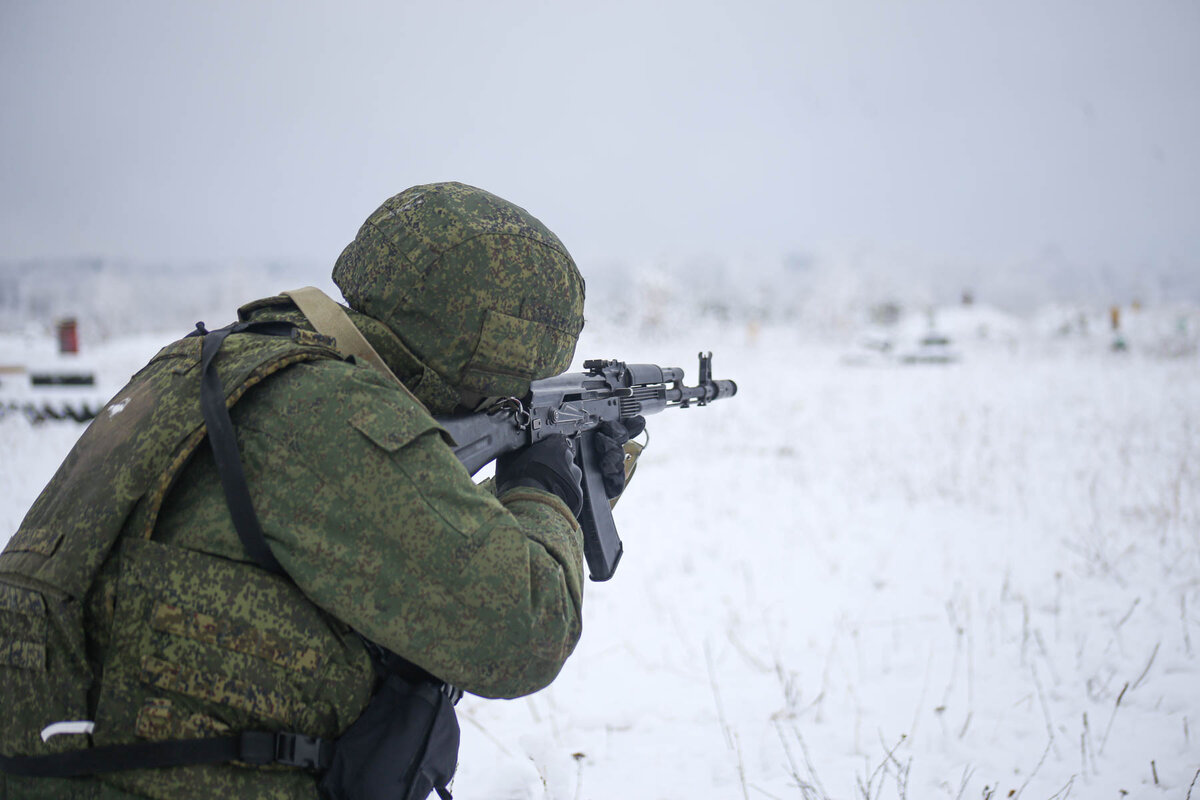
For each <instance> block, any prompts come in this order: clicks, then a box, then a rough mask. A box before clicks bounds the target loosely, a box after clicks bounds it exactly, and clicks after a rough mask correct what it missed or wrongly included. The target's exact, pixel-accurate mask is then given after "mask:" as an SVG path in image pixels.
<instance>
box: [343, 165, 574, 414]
mask: <svg viewBox="0 0 1200 800" xmlns="http://www.w3.org/2000/svg"><path fill="white" fill-rule="evenodd" d="M333 280H334V282H335V283H336V284H337V285H338V287H339V288H340V289H341V290H342V294H343V295H344V296H345V298H346V301H347V302H348V303H349V304H350V306H351V307H352V308H354V309H356V310H358V311H360V312H363V313H364V314H367V315H369V316H371V317H374V318H376V319H378V320H380V321H382V322H383V323H384V324H386V325H387V326H388V327H389V328H390V329H391V330H392V331H393V332H395V333H396V334H397V335H398V336H399V337H400V339H401V340H403V343H404V345H405V346H406V347H407V348H408V349H409V350H410V351H411V352H412V354H413V355H415V357H416V358H417V359H418V360H419V361H421V362H422V363H423V364H425V365H427V366H428V367H429V368H430V370H431V372H432V374H431V375H428V376H426V377H425V381H426V382H435V381H440V382H442V383H444V384H446V385H447V386H449V387H451V388H453V389H455V390H467V391H470V392H474V393H476V394H479V395H483V396H517V397H521V396H524V395H525V394H526V393H527V392H528V391H529V383H530V381H532V380H536V379H539V378H546V377H550V376H552V375H557V374H559V373H560V372H563V371H564V370H566V369H567V367H569V366H570V363H571V359H572V357H573V356H574V353H575V344H576V341H577V339H578V337H579V332H580V330H581V329H582V328H583V301H584V282H583V278H582V277H581V276H580V274H579V270H578V269H577V268H576V266H575V262H574V261H573V260H572V259H571V256H570V254H569V253H568V252H567V250H566V248H565V247H563V244H562V242H560V241H559V240H558V238H557V237H556V236H555V235H554V234H553V233H551V232H550V231H549V230H548V229H547V228H546V227H545V226H544V225H543V224H542V223H541V222H539V221H538V220H537V219H535V218H534V217H533V216H532V215H531V214H529V212H527V211H525V210H524V209H522V208H520V207H518V206H515V205H513V204H512V203H509V202H507V201H505V200H502V199H500V198H499V197H496V196H495V195H492V194H489V193H488V192H485V191H483V190H481V189H476V188H474V187H472V186H466V185H464V184H461V183H435V184H429V185H425V186H414V187H412V188H411V189H407V190H405V191H403V192H401V193H400V194H398V195H396V196H395V197H393V198H391V199H390V200H388V201H387V202H385V203H384V204H383V205H382V206H380V208H379V209H378V210H377V211H376V212H375V213H374V214H372V215H371V216H370V217H369V218H368V219H367V221H366V222H365V223H364V224H363V226H362V228H361V229H359V231H358V235H357V236H356V237H355V239H354V241H352V242H351V243H350V244H349V245H348V246H347V247H346V249H345V250H344V251H343V252H342V254H341V256H340V257H339V258H338V261H337V264H336V265H335V267H334V270H333ZM418 389H419V387H414V391H417V394H418V396H421V392H420V391H418ZM426 392H427V393H433V392H430V390H429V389H428V387H427V388H426ZM432 410H433V411H434V413H441V412H442V411H447V410H449V409H439V408H433V409H432Z"/></svg>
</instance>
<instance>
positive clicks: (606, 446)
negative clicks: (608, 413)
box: [592, 416, 646, 500]
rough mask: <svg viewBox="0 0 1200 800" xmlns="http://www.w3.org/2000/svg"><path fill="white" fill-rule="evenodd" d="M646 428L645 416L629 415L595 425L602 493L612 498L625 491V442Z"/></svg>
mask: <svg viewBox="0 0 1200 800" xmlns="http://www.w3.org/2000/svg"><path fill="white" fill-rule="evenodd" d="M645 429H646V418H645V417H642V416H637V417H630V418H629V419H627V420H625V421H624V422H623V423H621V422H602V423H600V424H599V425H598V426H597V427H596V436H595V438H594V439H593V440H592V441H594V442H595V444H596V460H597V461H598V462H599V464H600V476H601V478H602V479H603V481H604V494H606V495H607V496H608V499H609V500H613V499H615V498H617V497H619V496H620V494H621V492H623V491H625V443H626V442H628V441H629V440H630V439H632V438H634V437H635V436H637V435H638V434H640V433H641V432H642V431H644V430H645Z"/></svg>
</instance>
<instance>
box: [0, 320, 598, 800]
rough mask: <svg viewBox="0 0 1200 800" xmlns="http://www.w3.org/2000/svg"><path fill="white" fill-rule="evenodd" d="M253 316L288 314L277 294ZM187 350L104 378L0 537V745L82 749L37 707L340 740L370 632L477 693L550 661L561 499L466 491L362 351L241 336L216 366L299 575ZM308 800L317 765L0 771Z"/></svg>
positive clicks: (187, 729)
mask: <svg viewBox="0 0 1200 800" xmlns="http://www.w3.org/2000/svg"><path fill="white" fill-rule="evenodd" d="M242 314H243V315H244V316H245V317H247V318H253V319H256V320H258V319H267V318H292V319H293V320H296V319H297V317H296V315H297V314H298V312H297V311H296V310H295V308H294V307H292V306H290V303H289V302H288V301H286V299H284V298H269V299H267V300H264V301H261V302H259V303H257V304H252V305H251V306H248V307H246V308H244V309H243V310H242ZM352 318H353V319H354V320H355V322H356V324H358V325H359V326H360V328H362V330H363V332H364V335H366V336H367V338H368V339H369V340H370V341H371V342H372V344H373V345H374V346H375V347H376V349H378V350H379V351H380V353H381V354H382V355H383V356H384V358H385V360H387V361H388V362H389V365H395V366H396V367H399V369H397V370H396V371H397V374H398V375H400V376H401V377H402V379H404V380H406V381H407V380H414V381H418V382H419V381H420V380H421V379H422V377H423V376H424V375H425V374H426V371H427V367H426V366H425V365H422V364H421V363H420V362H419V361H418V360H417V359H416V358H415V357H414V356H413V355H412V353H411V352H410V351H409V350H408V349H407V348H406V347H405V346H404V345H403V344H402V343H400V342H399V341H398V340H397V338H396V337H395V335H394V334H393V333H392V332H391V331H390V329H388V328H386V327H384V326H382V325H380V324H378V323H377V322H375V321H374V320H372V319H370V318H369V317H364V316H362V315H359V314H352ZM299 319H302V317H300V318H299ZM303 341H305V342H312V341H314V340H313V339H312V338H311V337H308V338H304V339H303ZM199 350H200V340H199V339H198V338H193V339H185V340H181V341H180V342H176V343H175V344H173V345H170V346H168V347H167V348H164V350H163V351H161V352H160V353H159V355H158V356H156V358H155V359H154V361H152V362H151V364H150V365H148V367H147V368H145V369H144V370H143V371H142V372H140V373H139V374H138V375H137V376H135V377H134V379H133V380H132V381H131V383H130V384H129V385H128V386H127V387H126V388H125V389H123V390H122V391H121V392H119V393H118V394H117V396H116V397H114V399H113V401H112V402H110V404H109V406H108V407H107V408H106V409H105V410H104V411H102V412H101V414H100V415H99V416H98V417H97V419H96V421H95V422H94V423H93V425H92V427H90V428H89V429H88V431H87V432H85V434H84V436H83V437H81V439H80V441H79V443H78V444H77V446H76V449H75V450H74V451H72V453H71V455H70V456H68V458H67V460H66V462H64V465H63V467H62V468H61V469H60V471H59V473H58V474H57V475H56V476H55V478H54V479H53V480H52V481H51V483H50V485H49V486H48V487H47V489H46V490H45V492H44V493H43V495H42V497H40V498H39V500H38V501H37V503H35V505H34V507H33V508H32V509H31V511H30V514H29V515H28V516H27V518H26V521H25V522H24V523H23V525H22V527H21V529H20V531H19V532H18V533H17V534H16V535H15V536H14V537H13V543H12V544H10V546H9V548H8V549H6V550H5V552H4V553H3V554H0V703H3V708H4V709H5V711H6V712H7V715H8V717H9V719H10V720H11V721H12V722H11V723H10V724H9V725H7V726H5V727H4V728H3V729H0V750H2V751H3V752H4V753H7V754H37V753H46V752H54V751H58V750H63V749H69V748H73V747H83V746H87V743H88V742H87V740H88V738H89V737H84V736H59V737H54V738H52V739H51V740H50V742H49V743H48V744H42V743H41V740H40V738H39V737H38V731H40V730H41V728H42V727H44V726H45V725H46V724H48V723H49V722H53V721H59V720H69V719H94V720H95V721H96V731H95V733H94V734H93V736H92V737H90V738H91V740H92V741H93V742H94V743H95V744H98V745H99V744H112V743H120V742H125V741H138V740H145V739H163V738H180V737H184V738H186V737H194V736H210V735H219V734H221V733H226V732H232V731H238V730H245V729H258V730H262V729H267V730H292V731H298V732H301V733H308V734H310V735H319V736H330V737H331V736H336V735H337V734H338V733H339V732H341V731H342V730H344V729H345V727H346V726H348V725H349V724H350V723H351V722H352V721H353V720H354V719H355V718H356V717H357V715H358V714H359V713H360V711H361V709H362V708H363V707H364V705H365V703H366V702H367V700H368V698H369V696H370V693H371V691H372V689H373V685H374V676H373V672H372V670H371V667H370V663H369V659H368V658H367V656H366V652H365V648H364V647H363V645H362V643H361V640H360V639H359V638H358V635H357V634H362V635H363V636H365V637H368V638H370V639H372V640H374V641H376V642H378V643H379V644H381V645H383V646H385V647H387V648H389V649H391V650H393V651H395V652H397V653H399V654H400V655H402V656H404V657H406V658H408V659H409V660H411V661H413V662H415V663H417V664H419V665H420V666H422V667H424V668H425V669H427V670H429V671H430V672H432V673H434V674H436V675H438V676H439V677H441V678H443V679H445V680H448V681H451V682H453V683H455V684H457V685H459V686H461V687H462V688H464V689H465V690H467V691H470V692H474V693H476V694H480V695H483V696H488V697H515V696H519V695H522V694H526V693H529V692H532V691H536V690H537V689H539V688H541V687H543V686H545V685H547V684H548V683H549V682H550V681H551V680H553V678H554V677H555V676H556V675H557V673H558V671H559V670H560V669H561V666H562V664H563V662H564V661H565V659H566V658H567V657H568V655H569V654H570V653H571V651H572V650H573V649H574V646H575V644H576V642H577V641H578V638H579V634H580V624H581V603H582V591H583V571H582V538H581V534H580V531H579V528H578V525H577V523H576V521H575V520H574V519H573V518H572V517H571V515H570V513H569V512H568V511H567V509H566V508H565V507H564V506H563V505H562V503H561V501H559V500H558V498H556V497H554V496H553V495H550V494H548V493H545V492H539V491H536V490H519V491H514V492H510V493H507V494H506V495H504V496H502V497H500V498H497V497H496V496H495V495H494V494H493V493H492V492H491V491H489V490H488V489H487V488H485V487H481V486H476V485H475V484H474V483H473V482H472V481H471V479H470V476H469V475H467V473H466V471H465V470H464V469H463V468H462V466H461V465H460V464H459V463H458V461H457V460H456V459H455V458H454V456H453V453H452V451H451V449H450V447H449V446H448V444H447V440H446V437H445V434H444V432H442V431H441V429H440V428H439V426H438V425H437V423H436V422H435V421H434V419H433V418H432V416H430V414H429V413H428V411H427V410H426V409H425V408H424V407H422V406H421V405H420V404H419V403H417V402H415V401H414V400H413V399H412V398H410V397H408V396H407V395H405V394H404V393H403V392H401V391H400V390H399V389H398V388H396V387H395V386H394V385H392V384H390V383H389V382H388V381H386V380H385V379H383V378H382V377H381V376H379V375H378V374H376V372H375V371H374V370H373V369H371V368H370V367H368V366H365V365H356V364H353V363H349V362H345V361H341V360H340V359H338V358H335V357H333V356H334V354H333V351H330V350H329V349H327V348H324V347H320V346H317V345H312V344H301V343H300V342H299V341H291V340H288V339H284V338H278V337H262V336H256V335H247V334H239V335H235V336H231V337H229V338H228V339H227V340H226V341H225V344H224V346H223V348H222V351H221V354H220V355H219V356H218V358H217V361H216V364H217V367H218V370H219V372H220V374H221V375H222V379H223V383H224V385H225V387H226V390H227V393H228V398H227V400H228V402H229V403H230V404H232V405H231V414H232V416H233V420H234V423H235V429H236V432H237V437H238V443H239V448H240V450H241V453H242V460H243V463H244V464H245V468H246V473H247V481H248V484H249V488H250V493H251V496H252V497H253V500H254V503H255V508H256V511H257V512H258V515H259V518H260V521H261V523H262V526H263V528H264V530H265V532H266V535H267V538H268V541H269V543H270V545H271V548H272V551H273V552H274V554H275V556H276V558H277V559H278V560H279V561H280V563H281V564H282V565H283V566H284V568H285V569H286V571H287V573H288V575H289V576H290V579H288V578H280V577H277V576H273V575H270V574H268V573H266V572H264V571H262V570H261V569H259V568H258V567H257V566H256V565H255V564H253V563H252V562H250V561H249V560H248V556H247V555H246V553H245V552H244V551H243V549H242V545H241V543H240V540H239V539H238V537H237V534H236V532H235V530H234V528H233V525H232V522H231V520H230V517H229V512H228V509H227V508H226V505H225V500H224V496H223V494H222V491H221V488H220V485H219V481H218V478H217V475H216V471H215V466H214V464H213V459H212V455H211V452H210V450H209V448H208V447H207V445H205V446H203V447H201V446H199V445H200V444H201V443H202V442H203V434H204V430H203V425H202V422H201V416H200V412H199V402H198V394H199V381H200V371H199V368H198V367H199ZM112 409H119V410H118V411H115V412H113V411H111V410H112ZM127 414H128V415H130V416H126V415H127ZM129 420H134V421H135V423H134V424H129V422H128V421H129ZM356 632H357V633H356ZM316 796H317V792H316V788H315V781H314V779H313V778H312V777H311V776H310V775H309V774H307V773H305V772H302V771H299V770H295V769H289V768H283V767H274V768H263V767H251V766H248V765H238V764H229V765H209V766H199V767H187V768H172V769H159V770H140V771H129V772H122V773H110V774H107V775H105V776H102V777H99V778H97V779H94V780H88V779H75V780H51V779H38V780H32V779H19V778H15V777H11V776H0V797H6V798H7V797H106V798H107V797H112V798H117V797H153V798H201V797H203V798H211V797H255V798H258V797H262V798H280V799H281V800H282V798H315V797H316Z"/></svg>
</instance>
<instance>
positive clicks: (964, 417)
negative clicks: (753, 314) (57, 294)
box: [0, 310, 1200, 800]
mask: <svg viewBox="0 0 1200 800" xmlns="http://www.w3.org/2000/svg"><path fill="white" fill-rule="evenodd" d="M988 314H989V315H990V316H988V318H987V321H988V323H989V330H990V331H991V332H992V334H991V335H980V336H969V335H967V332H969V331H972V330H975V331H977V330H979V326H978V325H977V324H975V322H963V321H962V320H961V319H957V318H956V317H954V316H951V317H948V318H946V321H945V323H944V324H945V325H946V326H947V328H949V329H953V330H954V331H955V333H957V334H958V336H957V337H956V340H955V344H956V346H957V347H958V348H959V350H960V351H961V352H962V355H963V358H962V360H961V361H960V362H959V363H956V364H951V365H918V366H897V365H894V364H892V363H890V362H888V361H887V360H886V359H880V360H878V361H875V362H871V363H870V365H867V366H848V365H847V364H846V363H844V359H843V356H844V354H845V350H846V349H847V348H846V347H844V346H842V345H841V344H834V343H828V342H825V343H822V342H818V341H816V340H814V339H813V337H811V336H809V335H807V334H805V333H803V332H801V331H800V330H799V329H797V328H794V327H789V326H787V325H784V324H782V323H775V324H761V325H760V324H755V323H751V324H749V325H744V324H728V325H725V326H718V325H715V324H711V325H702V326H699V327H691V328H689V329H688V330H686V331H665V330H662V329H653V330H639V331H638V332H637V334H636V335H631V334H629V333H627V332H624V331H621V330H618V329H615V328H609V329H604V328H603V327H602V326H601V327H599V328H597V326H595V325H593V326H592V327H591V328H589V329H588V330H587V331H585V335H584V339H583V341H582V342H581V344H580V347H579V350H578V356H579V357H580V359H581V360H582V358H592V357H621V358H623V359H625V360H628V361H650V362H655V363H659V364H663V365H671V366H682V367H684V368H685V369H686V370H687V373H688V377H689V379H694V378H695V371H696V351H697V350H699V349H701V348H703V349H706V350H708V349H711V350H713V351H714V352H715V359H714V372H715V376H716V377H719V378H733V379H735V380H736V381H737V382H738V386H739V392H738V395H737V396H736V397H735V398H733V399H731V400H728V401H722V402H720V403H717V404H713V405H711V406H709V407H707V408H689V409H686V410H673V411H668V412H666V413H663V414H661V415H658V416H656V417H653V418H651V419H650V433H651V440H650V445H649V448H648V449H647V451H646V453H645V455H644V456H643V458H642V461H641V466H640V468H639V470H638V474H637V477H636V479H635V481H634V482H633V484H632V487H631V488H630V490H629V492H628V494H627V496H626V497H624V498H623V499H622V500H621V503H620V505H619V506H618V507H617V509H616V511H615V516H616V520H617V523H618V527H619V529H620V532H621V535H622V537H623V539H624V541H625V550H626V552H625V555H624V558H623V561H622V562H621V565H620V569H619V570H618V572H617V574H616V576H615V577H614V579H613V580H612V581H610V582H608V583H604V584H597V583H589V584H588V585H587V587H586V589H585V613H584V617H585V621H584V635H583V639H582V641H581V643H580V645H579V648H578V649H577V650H576V652H575V654H574V655H573V656H572V657H571V658H570V660H568V662H567V664H566V666H565V667H564V669H563V671H562V673H561V674H560V676H559V677H558V679H557V680H556V681H555V682H554V683H553V684H552V685H551V686H550V687H549V688H547V689H545V690H543V691H541V692H539V693H537V694H535V695H533V696H530V697H527V698H523V699H518V700H513V701H495V700H483V699H479V698H474V697H467V698H465V699H464V700H463V701H462V702H461V703H460V705H459V719H460V722H461V725H462V732H463V741H462V750H461V753H460V760H461V766H460V769H459V774H458V777H457V779H456V782H455V786H454V793H455V797H456V798H459V800H476V799H477V798H478V799H482V798H490V799H491V800H496V799H497V798H513V799H514V800H517V799H518V798H531V799H532V798H536V799H537V800H544V799H551V798H552V799H553V800H584V798H597V799H599V798H616V797H637V798H663V799H666V798H722V799H724V798H747V800H748V799H749V798H799V799H800V800H826V799H827V798H832V799H835V800H842V799H843V798H846V799H849V798H868V799H869V800H875V798H907V799H908V800H923V799H924V798H952V799H953V798H981V797H982V798H995V800H1000V799H1001V798H1008V797H1024V798H1059V799H1061V798H1066V797H1075V798H1093V797H1095V798H1110V797H1111V798H1119V797H1132V798H1138V797H1151V798H1156V797H1170V798H1180V800H1182V799H1183V798H1185V797H1188V796H1189V795H1190V796H1192V797H1196V798H1200V784H1198V785H1197V786H1196V788H1195V789H1193V788H1192V784H1193V783H1194V782H1195V781H1196V776H1197V775H1198V774H1200V668H1198V666H1197V658H1196V654H1197V650H1198V649H1200V359H1198V358H1197V356H1196V351H1195V348H1194V347H1186V348H1182V349H1181V348H1167V349H1165V350H1164V349H1163V348H1155V347H1144V348H1143V347H1133V348H1131V349H1130V351H1128V352H1124V353H1116V352H1112V351H1111V350H1110V349H1109V347H1108V345H1109V343H1110V337H1108V336H1106V335H1105V332H1104V331H1103V320H1102V318H1100V317H1099V316H1098V315H1097V319H1098V320H1099V321H1098V322H1097V323H1096V324H1094V325H1093V326H1092V328H1091V333H1090V334H1087V333H1079V332H1076V333H1074V334H1071V335H1070V336H1068V335H1067V334H1065V333H1062V332H1059V333H1056V334H1051V333H1049V332H1048V331H1050V330H1051V329H1054V330H1057V329H1058V327H1060V326H1058V325H1057V323H1055V324H1054V325H1051V324H1050V323H1048V322H1046V320H1047V319H1049V318H1050V317H1055V315H1056V314H1057V312H1054V313H1051V312H1046V313H1044V314H1043V315H1042V316H1041V317H1039V318H1038V319H1040V320H1041V323H1039V324H1040V325H1041V327H1040V328H1039V327H1038V326H1037V325H1027V326H1024V327H1022V326H1021V325H1020V324H1018V323H1016V322H1013V321H1011V320H1007V319H999V318H998V317H996V316H995V315H994V314H992V312H988ZM1057 316H1060V317H1062V318H1063V319H1073V318H1074V312H1073V311H1070V310H1066V311H1062V313H1061V314H1057ZM977 321H978V320H976V322H977ZM996 333H999V334H1000V335H995V334H996ZM170 338H172V337H170V336H164V337H161V338H159V339H155V338H154V337H139V338H138V339H136V340H121V339H114V340H112V341H110V342H108V343H106V344H104V345H102V346H101V347H100V348H99V351H98V352H97V354H96V356H95V357H96V363H98V364H101V365H102V366H101V369H102V370H103V371H104V372H105V375H106V378H105V380H107V381H111V380H116V383H117V384H118V385H119V384H120V382H121V381H122V380H124V379H125V378H126V377H127V376H128V375H129V374H130V373H132V372H133V371H134V370H135V369H136V368H137V367H138V366H140V364H141V363H142V362H144V361H145V360H146V358H148V357H149V356H150V355H152V354H153V352H154V351H155V350H156V349H157V347H158V346H159V345H161V344H163V343H165V342H166V341H168V340H169V339H170ZM1189 341H1191V340H1189ZM114 376H115V378H114ZM82 430H83V427H82V426H81V425H78V424H75V423H41V424H31V423H30V422H28V421H27V420H26V419H24V418H23V417H20V416H15V415H8V416H6V417H3V418H0V497H2V498H3V501H4V502H3V504H2V507H0V536H7V535H10V534H11V532H12V531H14V530H15V529H16V527H17V526H18V525H19V523H20V520H21V517H22V516H23V515H24V512H25V510H26V509H27V508H28V506H29V505H30V503H32V501H33V500H34V498H35V497H36V495H37V493H38V492H39V491H40V489H41V487H42V486H43V485H44V484H45V482H46V481H47V480H48V479H49V478H50V476H51V475H52V474H53V472H54V470H55V469H56V468H57V466H58V463H59V462H60V461H61V459H62V458H63V457H64V456H65V454H66V453H67V451H68V450H69V449H70V447H71V446H72V444H73V442H74V441H75V439H76V438H77V437H78V435H79V433H80V432H81V431H82Z"/></svg>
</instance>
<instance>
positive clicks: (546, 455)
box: [496, 436, 583, 517]
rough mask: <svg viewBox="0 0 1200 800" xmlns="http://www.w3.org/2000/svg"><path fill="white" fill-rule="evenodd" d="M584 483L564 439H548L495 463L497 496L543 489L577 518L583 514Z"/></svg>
mask: <svg viewBox="0 0 1200 800" xmlns="http://www.w3.org/2000/svg"><path fill="white" fill-rule="evenodd" d="M582 483H583V471H582V470H580V469H579V466H578V465H577V464H576V463H575V449H574V447H573V446H572V444H571V442H570V441H569V440H568V439H567V437H565V436H548V437H546V438H545V439H542V440H541V441H540V442H537V443H535V444H531V445H529V447H525V448H522V449H520V450H514V451H513V452H511V453H505V454H504V455H502V456H500V457H499V458H497V459H496V494H497V495H501V494H504V493H505V492H507V491H508V490H509V489H512V488H515V487H517V486H529V487H532V488H534V489H543V490H545V491H547V492H550V493H551V494H556V495H558V496H559V498H561V499H562V501H563V502H564V503H566V504H567V508H569V509H571V513H572V514H574V515H575V516H576V517H578V516H579V512H580V511H582V510H583V486H582Z"/></svg>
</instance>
